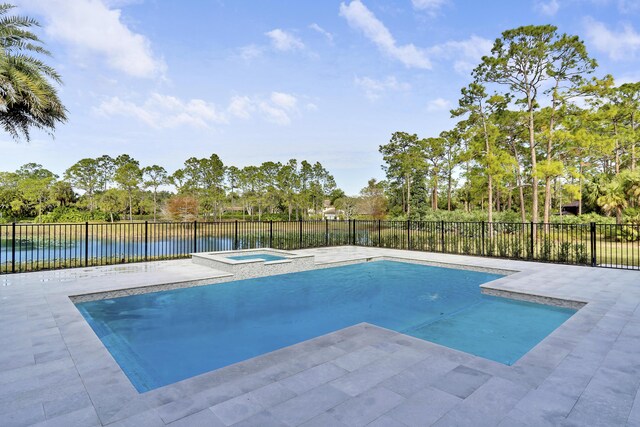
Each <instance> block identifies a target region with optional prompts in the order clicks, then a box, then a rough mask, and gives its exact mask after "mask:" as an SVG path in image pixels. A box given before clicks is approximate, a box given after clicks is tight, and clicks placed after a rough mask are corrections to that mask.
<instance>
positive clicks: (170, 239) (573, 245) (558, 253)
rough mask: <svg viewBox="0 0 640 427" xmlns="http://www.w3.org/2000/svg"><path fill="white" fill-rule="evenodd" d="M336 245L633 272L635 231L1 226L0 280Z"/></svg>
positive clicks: (357, 224) (368, 225) (373, 223)
mask: <svg viewBox="0 0 640 427" xmlns="http://www.w3.org/2000/svg"><path fill="white" fill-rule="evenodd" d="M343 245H356V246H369V247H381V248H394V249H409V250H416V251H430V252H441V253H450V254H464V255H476V256H486V257H496V258H507V259H520V260H531V261H542V262H552V263H562V264H574V265H585V266H592V267H609V268H623V269H634V270H638V269H640V226H637V225H610V224H596V223H590V224H542V223H540V224H534V223H502V222H501V223H498V222H493V223H488V222H445V221H381V220H349V221H262V222H240V221H235V222H144V223H100V224H90V223H77V224H18V223H13V224H0V274H4V273H18V272H26V271H37V270H48V269H61V268H71V267H90V266H100V265H110V264H122V263H129V262H140V261H151V260H162V259H178V258H186V257H188V256H189V255H190V254H191V253H193V252H205V251H206V252H214V251H224V250H233V249H253V248H267V247H271V248H275V249H303V248H315V247H323V246H343Z"/></svg>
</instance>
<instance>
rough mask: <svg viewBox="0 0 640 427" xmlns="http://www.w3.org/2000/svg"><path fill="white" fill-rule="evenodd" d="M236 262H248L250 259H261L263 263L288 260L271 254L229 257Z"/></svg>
mask: <svg viewBox="0 0 640 427" xmlns="http://www.w3.org/2000/svg"><path fill="white" fill-rule="evenodd" d="M227 258H229V259H233V260H236V261H242V260H248V259H261V260H263V261H278V260H281V259H287V258H286V257H283V256H278V255H271V254H251V255H235V256H229V257H227Z"/></svg>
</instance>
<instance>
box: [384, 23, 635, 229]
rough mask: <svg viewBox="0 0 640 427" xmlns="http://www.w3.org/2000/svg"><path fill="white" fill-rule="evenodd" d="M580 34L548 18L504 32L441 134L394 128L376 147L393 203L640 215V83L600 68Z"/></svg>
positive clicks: (408, 210)
mask: <svg viewBox="0 0 640 427" xmlns="http://www.w3.org/2000/svg"><path fill="white" fill-rule="evenodd" d="M596 69H597V62H596V60H595V59H593V58H591V57H590V56H589V55H588V52H587V49H586V46H585V44H584V43H583V42H582V41H581V40H580V39H579V38H578V37H577V36H572V35H567V34H560V33H559V32H558V30H557V28H556V27H554V26H552V25H542V26H524V27H519V28H516V29H512V30H508V31H505V32H503V33H502V37H500V38H498V39H497V40H496V41H495V43H494V45H493V48H492V50H491V54H490V55H488V56H485V57H483V58H482V60H481V62H480V64H478V66H477V67H476V68H475V69H474V70H473V72H472V74H471V77H472V81H471V83H469V85H468V86H466V87H464V88H463V89H462V90H461V96H460V99H459V102H458V106H457V108H454V109H452V110H451V116H452V117H453V118H456V119H457V122H456V124H455V125H454V126H453V127H452V128H451V129H449V130H445V131H443V132H441V133H440V134H439V135H437V136H435V137H428V138H419V137H418V136H417V135H416V134H411V133H407V132H396V133H394V134H393V135H392V137H391V140H390V141H389V143H387V144H385V145H381V146H380V147H379V151H380V153H381V154H382V155H383V159H384V162H385V165H384V166H383V168H384V170H385V172H386V175H387V181H386V183H385V186H386V195H387V196H388V199H389V208H390V211H391V213H392V214H394V215H396V216H405V217H409V218H421V217H424V216H425V215H427V214H428V213H429V212H433V211H437V210H438V209H444V210H448V211H451V210H454V209H462V210H464V211H466V212H469V211H472V210H474V209H480V210H482V211H483V212H484V213H485V219H486V220H488V221H492V220H493V218H494V212H505V211H506V212H513V213H517V214H518V217H519V218H518V219H519V220H520V221H522V222H525V221H527V220H531V221H534V222H539V221H543V222H550V221H551V220H552V219H553V218H552V216H553V214H554V213H556V214H557V213H560V212H561V211H562V206H564V205H567V204H569V203H570V202H577V203H576V204H577V211H578V212H577V213H578V214H582V213H585V212H596V213H604V214H606V215H615V216H616V219H617V221H618V222H622V221H624V220H627V221H637V220H638V219H639V218H640V215H639V214H640V210H638V204H639V202H640V199H639V197H640V171H638V169H637V163H638V155H639V154H640V153H638V152H637V148H638V144H639V142H640V125H639V123H640V120H639V119H640V83H624V84H616V82H615V81H614V78H613V77H612V76H610V75H606V76H603V77H595V76H593V74H594V72H595V71H596Z"/></svg>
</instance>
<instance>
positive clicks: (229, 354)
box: [77, 261, 575, 392]
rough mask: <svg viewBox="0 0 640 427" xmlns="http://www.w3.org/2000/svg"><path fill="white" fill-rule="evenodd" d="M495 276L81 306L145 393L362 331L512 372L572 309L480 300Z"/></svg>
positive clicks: (322, 278)
mask: <svg viewBox="0 0 640 427" xmlns="http://www.w3.org/2000/svg"><path fill="white" fill-rule="evenodd" d="M498 277H501V276H499V275H496V274H489V273H480V272H474V271H468V270H454V269H445V268H439V267H430V266H424V265H418V264H409V263H401V262H392V261H377V262H369V263H362V264H355V265H349V266H343V267H335V268H328V269H320V270H311V271H305V272H301V273H292V274H284V275H279V276H270V277H263V278H257V279H248V280H240V281H235V282H228V283H222V284H217V285H209V286H200V287H192V288H187V289H177V290H171V291H164V292H156V293H149V294H143V295H134V296H127V297H121V298H114V299H106V300H100V301H91V302H85V303H79V304H77V307H78V309H79V310H80V312H81V313H82V314H83V315H84V317H85V319H87V321H88V322H89V324H90V325H91V327H92V328H93V330H94V331H95V332H96V334H97V335H98V337H99V338H100V339H101V340H102V342H103V343H104V345H105V346H106V347H107V349H108V350H109V351H110V352H111V354H112V356H113V357H114V358H115V360H116V361H117V362H118V364H119V365H120V367H121V368H122V369H123V371H124V372H125V373H126V374H127V376H128V377H129V379H130V380H131V382H132V384H133V385H134V386H135V387H136V389H137V390H138V391H140V392H144V391H147V390H151V389H154V388H157V387H161V386H164V385H167V384H171V383H173V382H176V381H180V380H183V379H186V378H189V377H192V376H195V375H198V374H201V373H204V372H207V371H211V370H213V369H217V368H220V367H223V366H227V365H230V364H232V363H235V362H239V361H242V360H245V359H248V358H251V357H254V356H258V355H260V354H263V353H266V352H269V351H273V350H276V349H278V348H282V347H285V346H289V345H292V344H295V343H298V342H301V341H304V340H307V339H310V338H313V337H317V336H319V335H323V334H326V333H329V332H332V331H335V330H338V329H341V328H344V327H347V326H351V325H354V324H357V323H360V322H369V323H372V324H375V325H379V326H382V327H385V328H388V329H393V330H396V331H398V332H402V333H405V334H408V335H412V336H414V337H418V338H422V339H425V340H428V341H432V342H435V343H439V344H442V345H445V346H448V347H451V348H455V349H458V350H462V351H465V352H468V353H472V354H475V355H478V356H481V357H485V358H488V359H492V360H496V361H498V362H502V363H505V364H512V363H514V362H515V361H516V360H518V358H520V357H521V356H522V355H524V354H525V353H526V352H527V351H529V350H530V349H531V348H532V347H534V346H535V345H536V344H537V343H538V342H539V341H541V340H542V339H543V338H544V337H545V336H547V335H548V334H549V333H551V332H552V331H553V330H554V329H556V328H557V327H558V326H559V325H560V324H562V323H563V322H564V321H565V320H566V319H568V318H569V317H570V316H571V315H572V314H573V313H574V312H575V310H570V309H564V308H557V307H551V306H545V305H540V304H532V303H527V302H520V301H514V300H509V299H504V298H496V297H491V296H486V295H482V294H481V293H480V289H479V287H478V286H479V285H480V284H482V283H485V282H488V281H491V280H494V279H496V278H498Z"/></svg>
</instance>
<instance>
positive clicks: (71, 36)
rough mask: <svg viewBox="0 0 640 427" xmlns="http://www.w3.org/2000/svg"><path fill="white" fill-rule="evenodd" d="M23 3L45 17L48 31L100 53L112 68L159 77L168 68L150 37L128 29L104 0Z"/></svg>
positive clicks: (85, 50)
mask: <svg viewBox="0 0 640 427" xmlns="http://www.w3.org/2000/svg"><path fill="white" fill-rule="evenodd" d="M20 6H21V7H23V8H24V9H27V10H28V11H33V12H35V13H38V14H41V15H43V16H44V23H45V25H44V27H45V31H46V33H47V34H48V35H49V36H50V37H52V38H54V39H57V40H60V41H62V42H64V43H67V44H68V45H70V46H71V47H72V48H74V49H76V50H77V51H78V52H79V53H81V54H97V55H99V56H101V57H102V58H104V60H105V61H106V63H107V64H108V65H109V67H111V68H113V69H115V70H119V71H122V72H124V73H126V74H129V75H131V76H134V77H146V78H150V77H157V76H161V75H162V73H163V72H164V70H165V64H164V62H163V61H162V60H161V59H158V58H157V57H156V56H155V55H154V53H153V51H152V49H151V43H150V42H149V40H148V39H147V38H146V37H145V36H143V35H141V34H138V33H135V32H134V31H132V30H131V29H129V28H128V27H127V26H126V25H125V24H124V23H123V21H122V17H121V12H120V10H118V9H110V8H109V7H108V6H107V5H105V3H103V2H102V1H101V0H73V1H70V0H23V1H21V2H20Z"/></svg>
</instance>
